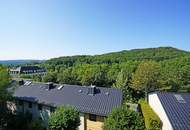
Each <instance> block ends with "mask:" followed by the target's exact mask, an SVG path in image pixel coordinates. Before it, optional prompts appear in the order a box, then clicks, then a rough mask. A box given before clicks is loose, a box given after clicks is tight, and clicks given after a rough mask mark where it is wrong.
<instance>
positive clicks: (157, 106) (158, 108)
mask: <svg viewBox="0 0 190 130" xmlns="http://www.w3.org/2000/svg"><path fill="white" fill-rule="evenodd" d="M148 100H149V105H150V106H151V108H152V109H153V110H154V112H155V113H156V114H157V115H158V116H159V118H160V119H161V121H162V123H163V125H162V130H173V128H172V125H171V123H170V121H169V119H168V117H167V115H166V112H165V110H164V108H163V106H162V104H161V102H160V100H159V98H158V96H157V94H156V93H154V94H150V95H149V96H148Z"/></svg>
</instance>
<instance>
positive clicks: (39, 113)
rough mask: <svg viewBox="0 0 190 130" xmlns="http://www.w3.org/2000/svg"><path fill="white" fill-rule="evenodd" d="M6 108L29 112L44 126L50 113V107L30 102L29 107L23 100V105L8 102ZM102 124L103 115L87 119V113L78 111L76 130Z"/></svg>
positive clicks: (99, 127)
mask: <svg viewBox="0 0 190 130" xmlns="http://www.w3.org/2000/svg"><path fill="white" fill-rule="evenodd" d="M7 105H8V108H9V109H11V110H12V111H13V112H23V113H26V112H30V113H31V114H32V118H33V119H34V120H36V119H41V120H42V121H43V122H44V125H45V126H48V120H49V116H50V114H51V112H50V107H49V106H44V105H42V110H38V104H36V103H32V108H29V102H23V105H19V102H18V101H17V102H16V103H13V102H9V103H8V104H7ZM103 124H104V117H101V116H96V121H91V120H90V119H89V114H84V113H80V126H79V128H78V130H102V126H103Z"/></svg>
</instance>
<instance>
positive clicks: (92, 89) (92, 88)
mask: <svg viewBox="0 0 190 130" xmlns="http://www.w3.org/2000/svg"><path fill="white" fill-rule="evenodd" d="M94 94H96V86H93V85H91V86H90V87H88V95H91V96H94Z"/></svg>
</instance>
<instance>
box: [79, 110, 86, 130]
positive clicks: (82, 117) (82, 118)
mask: <svg viewBox="0 0 190 130" xmlns="http://www.w3.org/2000/svg"><path fill="white" fill-rule="evenodd" d="M84 120H85V119H84V114H83V113H80V126H79V130H85V122H84Z"/></svg>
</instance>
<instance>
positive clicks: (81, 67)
mask: <svg viewBox="0 0 190 130" xmlns="http://www.w3.org/2000/svg"><path fill="white" fill-rule="evenodd" d="M41 66H44V67H46V68H47V70H48V74H47V75H46V76H45V77H43V79H41V78H40V77H38V76H35V77H34V79H35V80H39V81H41V80H43V81H45V82H47V81H52V82H56V83H63V84H78V85H91V84H93V85H96V86H101V87H118V88H121V89H122V90H123V91H124V93H126V94H125V98H126V99H128V100H135V99H134V97H138V96H137V95H138V94H139V97H142V95H141V94H143V95H144V91H146V92H150V91H154V90H163V91H188V90H190V53H189V52H187V51H183V50H179V49H176V48H172V47H159V48H147V49H135V50H129V51H121V52H114V53H108V54H103V55H95V56H89V55H82V56H68V57H59V58H54V59H50V60H47V61H45V62H44V63H43V64H41ZM134 95H135V96H134Z"/></svg>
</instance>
